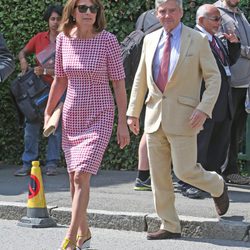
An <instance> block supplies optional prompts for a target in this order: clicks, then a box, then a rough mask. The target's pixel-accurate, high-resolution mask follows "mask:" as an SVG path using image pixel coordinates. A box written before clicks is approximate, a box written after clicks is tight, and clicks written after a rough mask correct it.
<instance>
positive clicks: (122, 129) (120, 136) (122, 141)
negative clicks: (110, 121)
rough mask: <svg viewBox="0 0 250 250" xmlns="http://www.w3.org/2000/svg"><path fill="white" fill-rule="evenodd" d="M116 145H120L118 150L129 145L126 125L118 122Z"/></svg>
mask: <svg viewBox="0 0 250 250" xmlns="http://www.w3.org/2000/svg"><path fill="white" fill-rule="evenodd" d="M116 135H117V143H118V144H119V145H120V149H123V148H124V147H125V146H127V145H129V143H130V135H129V131H128V127H127V125H126V123H121V122H118V126H117V132H116Z"/></svg>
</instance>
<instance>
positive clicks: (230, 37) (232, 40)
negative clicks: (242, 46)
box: [223, 33, 240, 43]
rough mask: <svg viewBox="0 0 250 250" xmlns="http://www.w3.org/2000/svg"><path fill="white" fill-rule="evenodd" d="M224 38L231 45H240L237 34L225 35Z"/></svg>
mask: <svg viewBox="0 0 250 250" xmlns="http://www.w3.org/2000/svg"><path fill="white" fill-rule="evenodd" d="M223 36H224V37H225V38H226V39H227V40H228V41H229V42H230V43H239V42H240V41H239V39H238V37H237V36H236V35H235V33H230V34H227V33H223Z"/></svg>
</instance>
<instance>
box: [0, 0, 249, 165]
mask: <svg viewBox="0 0 250 250" xmlns="http://www.w3.org/2000/svg"><path fill="white" fill-rule="evenodd" d="M57 2H58V3H61V4H63V3H65V2H66V0H61V1H57ZM204 2H205V1H204V0H194V1H189V0H184V17H183V22H184V23H185V24H187V25H189V26H190V27H193V26H194V22H195V11H196V9H197V7H198V6H199V5H201V4H202V3H204ZM207 2H212V1H210V0H209V1H206V3H207ZM51 3H54V1H51V0H42V1H41V0H11V1H10V0H1V5H0V32H1V33H3V35H4V37H5V39H6V41H7V44H8V47H9V49H10V50H11V51H12V53H13V55H14V56H17V54H18V52H19V51H20V50H21V49H22V48H23V47H24V45H25V44H26V43H27V42H28V41H29V39H30V38H31V37H32V36H34V35H35V34H36V33H38V32H40V31H44V30H46V29H47V23H46V22H45V21H43V19H42V17H43V13H44V10H45V9H46V6H48V5H49V4H51ZM103 3H104V6H105V10H106V17H107V23H108V26H107V29H108V30H109V31H110V32H112V33H114V34H115V35H117V37H118V40H119V41H122V40H123V39H124V38H125V37H126V35H127V34H129V33H130V32H131V31H132V30H133V29H134V25H135V22H136V19H137V18H138V16H139V15H140V14H141V13H142V12H144V11H145V10H147V9H151V8H153V7H154V0H146V1H145V0H103ZM241 5H242V6H243V7H244V10H245V11H246V13H248V15H246V16H247V17H249V16H250V15H249V0H241ZM30 62H32V61H30ZM18 72H19V62H18V61H17V60H16V71H15V73H13V75H12V76H11V77H10V78H9V79H8V81H6V82H5V83H4V84H2V85H1V86H0V96H1V98H0V110H1V112H0V161H5V162H8V163H12V164H17V163H18V164H20V163H21V155H22V151H23V129H22V128H20V127H19V126H18V122H17V114H16V112H15V108H14V106H13V103H12V101H11V98H10V95H9V85H10V83H11V80H13V79H14V78H15V77H16V75H17V74H18ZM128 92H129V91H128ZM139 141H140V136H133V135H131V144H130V146H128V147H127V148H126V149H125V150H120V149H119V146H118V145H117V142H116V124H115V126H114V130H113V135H112V138H111V140H110V144H109V147H108V149H107V151H106V153H105V156H104V159H103V163H102V167H103V168H105V169H130V170H132V169H134V168H135V167H136V165H137V150H138V144H139ZM45 145H46V141H45V140H44V139H42V142H41V158H40V159H44V151H45V150H44V149H45ZM63 162H64V161H63Z"/></svg>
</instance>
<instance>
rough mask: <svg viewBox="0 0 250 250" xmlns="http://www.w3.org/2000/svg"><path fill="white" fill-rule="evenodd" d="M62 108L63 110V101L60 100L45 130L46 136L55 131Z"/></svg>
mask: <svg viewBox="0 0 250 250" xmlns="http://www.w3.org/2000/svg"><path fill="white" fill-rule="evenodd" d="M62 110H63V102H60V103H59V104H58V105H57V107H56V108H55V110H54V112H53V114H52V116H51V117H50V119H49V121H48V123H47V126H46V127H45V128H44V130H43V135H44V136H45V137H48V136H50V135H51V134H54V133H55V131H56V129H57V127H58V124H59V121H60V117H61V113H62Z"/></svg>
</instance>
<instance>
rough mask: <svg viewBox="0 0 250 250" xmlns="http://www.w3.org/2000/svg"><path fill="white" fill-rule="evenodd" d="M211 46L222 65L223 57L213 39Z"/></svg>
mask: <svg viewBox="0 0 250 250" xmlns="http://www.w3.org/2000/svg"><path fill="white" fill-rule="evenodd" d="M211 46H212V47H213V48H214V50H215V51H216V53H217V55H218V56H219V57H220V59H221V61H222V63H224V55H223V53H222V51H221V49H220V48H219V47H218V45H217V44H216V41H215V38H214V37H213V38H212V42H211Z"/></svg>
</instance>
